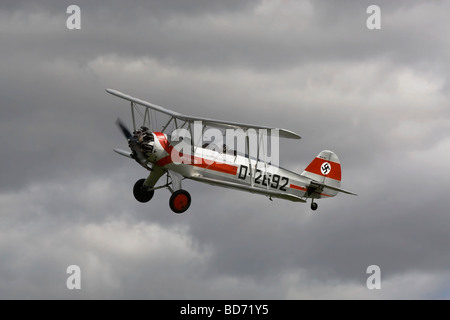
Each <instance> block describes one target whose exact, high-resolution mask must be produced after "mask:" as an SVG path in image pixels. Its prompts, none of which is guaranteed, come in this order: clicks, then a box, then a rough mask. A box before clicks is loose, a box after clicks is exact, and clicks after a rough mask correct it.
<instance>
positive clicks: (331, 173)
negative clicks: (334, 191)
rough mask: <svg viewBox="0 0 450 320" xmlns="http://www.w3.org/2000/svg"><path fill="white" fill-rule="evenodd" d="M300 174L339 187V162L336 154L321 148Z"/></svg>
mask: <svg viewBox="0 0 450 320" xmlns="http://www.w3.org/2000/svg"><path fill="white" fill-rule="evenodd" d="M302 176H304V177H307V178H310V179H312V180H314V181H317V182H320V183H323V184H326V185H329V186H332V187H335V188H339V187H340V186H341V163H340V162H339V158H338V156H337V155H336V154H335V153H334V152H333V151H330V150H323V151H322V152H320V153H319V155H318V156H317V157H316V158H315V159H314V160H313V161H312V162H311V163H310V164H309V165H308V166H307V167H306V169H305V171H303V172H302Z"/></svg>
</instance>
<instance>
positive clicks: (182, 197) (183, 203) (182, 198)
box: [169, 189, 191, 213]
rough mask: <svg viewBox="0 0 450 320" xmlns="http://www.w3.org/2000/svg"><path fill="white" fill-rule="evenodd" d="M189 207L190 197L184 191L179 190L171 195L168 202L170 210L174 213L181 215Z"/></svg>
mask: <svg viewBox="0 0 450 320" xmlns="http://www.w3.org/2000/svg"><path fill="white" fill-rule="evenodd" d="M190 205H191V195H190V194H189V192H187V191H186V190H183V189H180V190H177V191H175V192H174V193H172V195H171V196H170V200H169V206H170V209H172V211H173V212H175V213H183V212H185V211H186V210H187V209H189V206H190Z"/></svg>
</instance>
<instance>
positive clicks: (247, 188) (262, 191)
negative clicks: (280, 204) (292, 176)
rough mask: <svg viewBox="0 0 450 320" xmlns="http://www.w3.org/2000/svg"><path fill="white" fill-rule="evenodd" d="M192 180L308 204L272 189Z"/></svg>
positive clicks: (203, 179) (200, 179)
mask: <svg viewBox="0 0 450 320" xmlns="http://www.w3.org/2000/svg"><path fill="white" fill-rule="evenodd" d="M190 179H192V180H196V181H200V182H204V183H208V184H211V185H215V186H221V187H225V188H231V189H239V190H243V191H247V192H251V193H258V194H262V195H265V196H269V197H274V198H281V199H286V200H290V201H294V202H306V200H305V199H303V198H301V197H299V196H296V195H293V194H289V193H283V192H280V191H275V190H270V189H262V188H257V187H250V186H246V185H242V184H240V183H236V182H231V181H223V180H218V179H212V178H207V177H203V176H193V177H191V178H190Z"/></svg>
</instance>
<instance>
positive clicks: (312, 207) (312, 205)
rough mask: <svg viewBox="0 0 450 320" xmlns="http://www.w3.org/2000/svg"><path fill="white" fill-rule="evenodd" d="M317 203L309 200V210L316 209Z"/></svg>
mask: <svg viewBox="0 0 450 320" xmlns="http://www.w3.org/2000/svg"><path fill="white" fill-rule="evenodd" d="M318 206H319V205H318V204H317V203H315V202H311V210H313V211H316V210H317V207H318Z"/></svg>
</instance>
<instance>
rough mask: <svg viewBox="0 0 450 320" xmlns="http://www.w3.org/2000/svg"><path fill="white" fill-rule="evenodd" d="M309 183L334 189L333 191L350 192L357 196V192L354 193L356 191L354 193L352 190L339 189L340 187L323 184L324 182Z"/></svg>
mask: <svg viewBox="0 0 450 320" xmlns="http://www.w3.org/2000/svg"><path fill="white" fill-rule="evenodd" d="M311 185H312V186H317V187H324V188H328V189H331V190H335V191H338V192H343V193H347V194H351V195H354V196H357V195H358V194H356V193H354V192H351V191H347V190H344V189H341V188H337V187H333V186H330V185H328V184H325V183H320V182H318V181H312V182H311Z"/></svg>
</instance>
